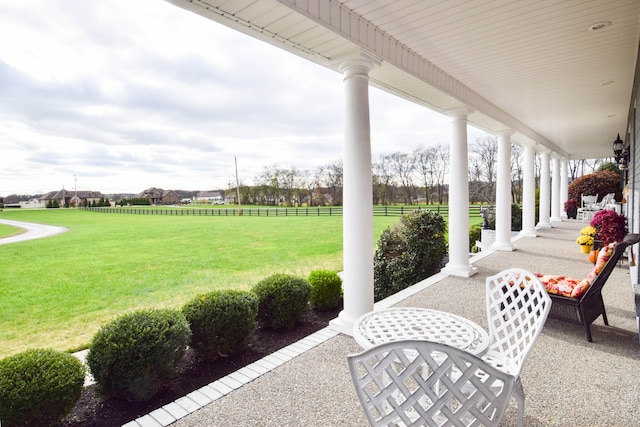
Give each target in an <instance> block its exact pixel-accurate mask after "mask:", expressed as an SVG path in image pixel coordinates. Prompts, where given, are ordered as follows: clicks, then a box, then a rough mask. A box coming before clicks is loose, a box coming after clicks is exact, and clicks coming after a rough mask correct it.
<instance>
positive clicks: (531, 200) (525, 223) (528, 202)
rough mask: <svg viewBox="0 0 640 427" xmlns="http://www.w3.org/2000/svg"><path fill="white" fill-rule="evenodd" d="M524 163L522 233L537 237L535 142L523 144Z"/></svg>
mask: <svg viewBox="0 0 640 427" xmlns="http://www.w3.org/2000/svg"><path fill="white" fill-rule="evenodd" d="M523 146H524V164H523V169H524V170H523V176H522V231H521V232H520V234H522V235H523V236H528V237H536V236H537V235H538V233H537V232H536V172H535V164H536V150H535V143H531V144H523Z"/></svg>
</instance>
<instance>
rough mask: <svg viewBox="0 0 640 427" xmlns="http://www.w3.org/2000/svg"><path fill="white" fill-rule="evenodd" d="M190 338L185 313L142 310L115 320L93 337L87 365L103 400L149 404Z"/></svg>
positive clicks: (170, 373) (173, 367)
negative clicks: (113, 398) (109, 398)
mask: <svg viewBox="0 0 640 427" xmlns="http://www.w3.org/2000/svg"><path fill="white" fill-rule="evenodd" d="M190 338H191V330H190V329H189V323H188V322H187V320H186V319H185V317H184V315H183V314H182V313H181V312H180V311H177V310H171V309H147V310H138V311H135V312H132V313H128V314H124V315H122V316H119V317H117V318H116V319H114V320H112V321H111V322H109V323H107V324H106V325H104V326H103V327H102V328H101V329H100V330H99V331H98V332H97V333H96V334H95V335H94V337H93V339H92V341H91V345H90V347H89V354H88V355H87V364H88V366H89V369H90V371H91V373H92V374H93V377H94V378H95V380H96V383H97V384H98V387H99V390H100V393H101V394H102V395H103V396H105V397H111V396H116V397H122V398H125V399H127V400H129V401H145V400H149V399H150V398H151V397H153V395H154V394H156V393H157V392H158V391H159V390H160V388H161V387H162V385H163V384H164V383H166V382H167V381H168V380H169V378H171V375H172V374H173V372H174V371H175V368H176V367H177V365H178V363H179V362H180V360H181V359H182V357H183V356H184V353H185V351H186V349H187V345H188V344H189V339H190Z"/></svg>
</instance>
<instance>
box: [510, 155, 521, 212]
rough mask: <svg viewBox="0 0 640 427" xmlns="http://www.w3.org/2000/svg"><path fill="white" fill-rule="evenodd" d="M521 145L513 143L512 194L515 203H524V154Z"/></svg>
mask: <svg viewBox="0 0 640 427" xmlns="http://www.w3.org/2000/svg"><path fill="white" fill-rule="evenodd" d="M523 154H524V148H522V146H521V145H517V144H511V196H512V200H513V202H514V203H522V177H523V171H522V155H523Z"/></svg>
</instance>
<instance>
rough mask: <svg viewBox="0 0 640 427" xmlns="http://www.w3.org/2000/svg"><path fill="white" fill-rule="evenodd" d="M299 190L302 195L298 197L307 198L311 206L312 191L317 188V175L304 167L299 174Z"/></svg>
mask: <svg viewBox="0 0 640 427" xmlns="http://www.w3.org/2000/svg"><path fill="white" fill-rule="evenodd" d="M299 179H300V192H301V195H302V194H304V196H302V197H299V198H300V199H301V201H302V200H304V199H308V202H307V203H308V205H309V206H313V202H314V200H313V193H314V191H315V189H316V188H318V175H317V174H315V173H314V172H313V171H311V170H309V169H305V170H303V171H301V172H300V174H299Z"/></svg>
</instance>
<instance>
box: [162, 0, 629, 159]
mask: <svg viewBox="0 0 640 427" xmlns="http://www.w3.org/2000/svg"><path fill="white" fill-rule="evenodd" d="M166 1H169V2H170V3H173V4H175V5H178V6H180V7H183V8H185V9H188V10H191V11H193V12H195V13H198V14H200V15H203V16H205V17H207V18H209V19H212V20H214V21H217V22H219V23H221V24H223V25H226V26H228V27H231V28H234V29H236V30H239V31H241V32H243V33H246V34H248V35H250V36H252V37H255V38H258V39H260V40H263V41H265V42H267V43H270V44H272V45H274V46H277V47H280V48H282V49H285V50H287V51H290V52H292V53H294V54H296V55H299V56H302V57H304V58H306V59H309V60H311V61H313V62H315V63H317V64H320V65H323V66H325V67H328V68H331V69H334V70H335V65H334V64H335V62H334V61H335V59H337V58H340V57H344V56H347V55H348V54H351V53H353V52H355V51H357V50H358V49H363V50H365V51H367V52H371V53H373V54H375V55H376V56H378V57H379V58H381V59H382V60H383V62H382V65H381V66H380V67H376V68H375V69H374V70H373V71H372V72H371V83H372V85H375V86H377V87H379V88H381V89H383V90H386V91H389V92H391V93H394V94H396V95H397V96H401V97H403V98H406V99H408V100H410V101H412V102H416V103H418V104H421V105H424V106H426V107H428V108H431V109H433V110H435V111H439V112H445V111H447V110H450V109H455V108H458V107H461V106H463V105H467V106H469V107H471V109H473V110H474V111H476V112H475V113H474V114H472V115H471V116H469V121H470V122H471V123H472V124H473V125H475V126H477V127H479V128H481V129H484V130H486V131H488V132H492V133H495V132H498V131H500V130H503V129H505V128H511V129H513V130H514V131H515V134H514V135H513V136H512V139H513V140H514V141H516V142H521V143H530V142H532V141H535V142H537V143H539V144H541V145H543V146H545V147H547V148H549V149H550V150H552V151H554V152H556V153H559V154H562V155H564V156H567V157H569V158H593V157H610V156H611V142H612V141H613V139H615V136H616V134H617V133H620V134H621V135H624V134H625V133H626V130H627V118H628V112H629V105H630V99H631V93H632V87H633V77H634V71H635V67H636V62H637V57H638V41H639V37H640V2H638V1H635V0H608V1H606V2H604V1H601V0H587V1H585V0H568V1H564V2H557V1H556V0H539V1H532V0H489V1H479V0H478V1H465V0H430V1H422V0H373V1H372V0H204V1H201V0H166ZM603 21H608V22H611V25H609V26H607V27H605V28H603V29H601V30H599V31H589V30H588V27H589V26H590V25H592V24H595V23H597V22H603ZM610 82H613V83H610Z"/></svg>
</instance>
